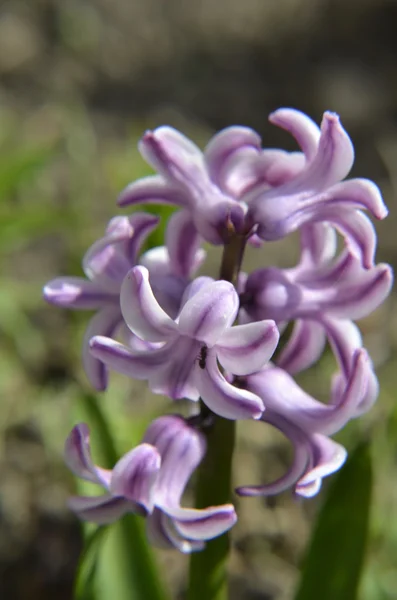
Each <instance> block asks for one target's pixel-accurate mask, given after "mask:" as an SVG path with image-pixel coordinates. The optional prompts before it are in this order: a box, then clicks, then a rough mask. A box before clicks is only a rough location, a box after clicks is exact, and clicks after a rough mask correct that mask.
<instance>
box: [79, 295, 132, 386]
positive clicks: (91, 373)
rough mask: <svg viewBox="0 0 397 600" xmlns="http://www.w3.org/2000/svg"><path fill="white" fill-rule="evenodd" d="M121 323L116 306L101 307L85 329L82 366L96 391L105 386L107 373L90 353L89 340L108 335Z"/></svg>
mask: <svg viewBox="0 0 397 600" xmlns="http://www.w3.org/2000/svg"><path fill="white" fill-rule="evenodd" d="M121 323H122V317H121V312H120V309H119V307H118V306H114V307H113V306H111V307H109V308H103V309H102V310H100V311H99V312H98V313H97V314H96V315H94V316H93V317H92V319H91V321H90V322H89V324H88V327H87V329H86V330H85V334H84V340H83V357H82V358H83V367H84V370H85V372H86V375H87V377H88V379H89V380H90V382H91V385H92V386H93V387H94V388H95V389H96V390H98V391H103V390H105V389H106V388H107V384H108V375H107V369H106V367H105V365H104V364H103V363H102V362H101V361H100V360H98V359H97V358H95V357H94V356H93V355H92V354H91V348H90V341H91V339H92V338H93V337H94V336H96V335H102V336H105V337H110V336H111V335H113V334H114V333H115V332H116V330H117V328H118V327H119V325H120V324H121Z"/></svg>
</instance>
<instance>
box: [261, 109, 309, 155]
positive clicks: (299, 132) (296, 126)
mask: <svg viewBox="0 0 397 600" xmlns="http://www.w3.org/2000/svg"><path fill="white" fill-rule="evenodd" d="M269 121H270V123H272V124H273V125H277V127H281V128H282V129H285V130H286V131H288V132H289V133H290V134H291V135H292V136H293V137H294V138H295V139H296V141H297V142H298V144H299V146H300V147H301V148H302V151H303V152H304V154H305V156H306V159H307V160H309V161H310V160H312V158H313V157H314V156H315V155H316V153H317V149H318V143H319V140H320V128H319V127H318V126H317V125H316V123H315V122H314V121H312V119H310V118H309V117H308V116H307V115H305V114H304V113H302V112H300V111H299V110H295V109H292V108H279V109H278V110H276V111H275V112H273V113H271V114H270V115H269Z"/></svg>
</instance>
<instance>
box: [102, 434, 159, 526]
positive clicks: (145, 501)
mask: <svg viewBox="0 0 397 600" xmlns="http://www.w3.org/2000/svg"><path fill="white" fill-rule="evenodd" d="M160 466H161V457H160V454H159V452H158V450H157V449H156V448H154V447H153V446H151V445H149V444H140V445H139V446H137V447H136V448H134V449H133V450H130V451H129V452H127V454H125V455H124V456H123V457H122V458H121V459H120V460H119V461H118V462H117V463H116V465H115V467H114V468H113V471H112V478H111V481H110V492H111V493H112V494H113V495H114V496H122V497H123V498H126V499H127V500H129V501H131V502H133V503H134V504H136V505H138V506H139V507H141V508H142V514H143V515H146V514H147V513H150V512H152V510H153V506H154V492H155V484H156V481H157V479H158V476H159V472H160Z"/></svg>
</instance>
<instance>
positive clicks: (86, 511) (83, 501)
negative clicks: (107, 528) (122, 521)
mask: <svg viewBox="0 0 397 600" xmlns="http://www.w3.org/2000/svg"><path fill="white" fill-rule="evenodd" d="M68 504H69V508H70V509H71V510H72V511H73V512H75V513H76V514H77V516H78V517H79V518H80V519H83V520H84V521H92V522H93V523H97V524H98V525H105V524H106V523H113V521H116V520H117V519H119V518H120V517H122V516H123V515H124V514H125V513H127V512H130V511H131V503H129V502H127V501H126V500H124V498H115V497H114V496H111V495H110V494H105V495H103V496H72V498H69V502H68Z"/></svg>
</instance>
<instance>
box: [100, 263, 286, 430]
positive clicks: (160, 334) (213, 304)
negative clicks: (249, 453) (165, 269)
mask: <svg viewBox="0 0 397 600" xmlns="http://www.w3.org/2000/svg"><path fill="white" fill-rule="evenodd" d="M238 308H239V298H238V294H237V292H236V290H235V288H234V287H233V285H232V284H231V283H229V282H227V281H213V280H211V279H210V278H208V277H201V278H198V279H196V280H195V281H194V282H193V283H192V284H191V285H190V286H188V287H187V289H186V292H185V295H184V300H182V308H181V311H180V313H179V315H178V317H177V318H176V319H171V317H170V316H169V315H168V314H167V313H166V312H165V311H164V310H163V309H162V308H161V307H160V305H159V304H158V302H157V300H156V298H155V296H154V294H153V292H152V289H151V286H150V282H149V273H148V271H147V269H145V268H144V267H134V268H133V269H131V271H130V272H129V274H128V275H127V277H126V278H125V279H124V281H123V284H122V288H121V310H122V313H123V317H124V319H125V322H126V324H127V326H128V327H129V329H130V330H131V331H132V332H133V333H134V334H135V335H137V336H139V337H140V338H142V339H143V340H145V341H147V342H152V343H156V344H159V347H157V348H154V349H151V348H149V349H147V350H142V351H139V352H138V351H134V350H133V349H130V348H129V347H128V346H126V345H122V344H120V343H118V342H116V341H114V340H112V339H111V338H108V337H103V336H95V337H94V338H93V339H92V340H91V352H92V353H93V355H94V356H95V357H96V358H98V359H99V360H101V361H103V362H104V363H105V364H106V365H107V366H108V367H111V368H113V369H115V370H116V371H119V372H120V373H123V374H125V375H128V376H130V377H133V378H136V379H145V380H148V382H149V387H150V389H151V390H152V391H153V392H155V393H158V394H166V395H167V396H169V397H170V398H173V399H178V398H188V399H190V400H198V399H199V398H200V397H201V399H202V400H203V402H204V403H205V404H206V405H207V406H208V407H209V408H210V409H211V410H212V411H213V412H214V413H215V414H217V415H220V416H222V417H225V418H226V419H247V418H259V417H260V416H261V414H262V412H263V408H264V407H263V403H262V401H261V400H260V399H259V398H258V397H257V396H256V395H255V394H252V393H251V392H249V391H247V390H243V389H239V388H237V387H235V386H233V385H232V384H231V383H229V382H228V381H227V380H226V378H225V377H224V375H223V374H222V372H221V370H220V368H219V364H218V362H219V363H220V364H221V365H222V367H223V368H224V369H226V370H227V371H228V372H229V373H232V374H234V375H239V376H243V375H247V374H249V373H254V372H255V371H258V370H259V369H260V368H261V367H262V366H263V365H264V364H265V363H267V362H268V361H269V359H270V357H271V355H272V354H273V352H274V350H275V348H276V346H277V342H278V337H279V334H278V330H277V327H276V326H275V323H274V321H272V320H263V321H259V322H256V323H252V324H247V325H239V326H233V323H234V321H235V319H236V316H237V312H238ZM203 348H204V351H203ZM203 352H204V353H205V356H203V354H202V353H203Z"/></svg>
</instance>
